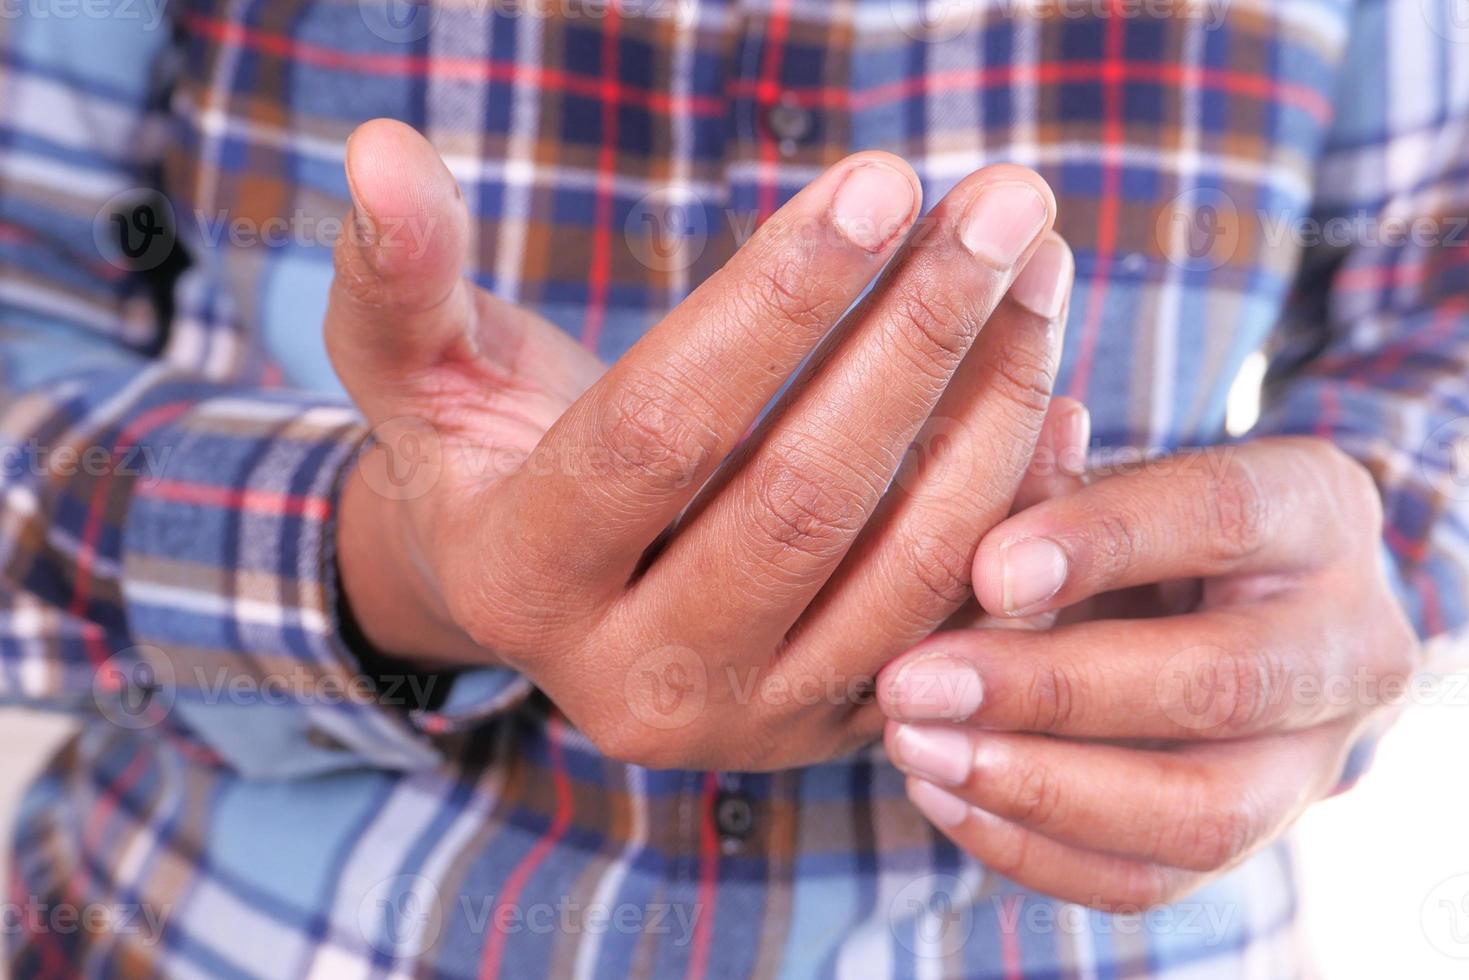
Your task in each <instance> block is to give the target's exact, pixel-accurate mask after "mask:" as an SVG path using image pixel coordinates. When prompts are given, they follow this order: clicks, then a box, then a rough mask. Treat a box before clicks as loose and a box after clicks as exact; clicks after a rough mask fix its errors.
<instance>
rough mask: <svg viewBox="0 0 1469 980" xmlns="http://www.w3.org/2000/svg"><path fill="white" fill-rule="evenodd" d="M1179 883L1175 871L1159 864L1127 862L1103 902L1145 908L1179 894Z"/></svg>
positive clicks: (1115, 906)
mask: <svg viewBox="0 0 1469 980" xmlns="http://www.w3.org/2000/svg"><path fill="white" fill-rule="evenodd" d="M1182 884H1183V882H1182V880H1181V877H1180V876H1179V875H1177V874H1176V873H1174V872H1172V871H1170V870H1169V869H1168V868H1165V867H1162V866H1161V865H1157V864H1134V865H1130V866H1129V867H1127V868H1126V869H1125V870H1124V871H1123V872H1122V874H1121V875H1120V876H1119V880H1118V881H1117V885H1116V887H1115V888H1114V889H1113V890H1112V894H1111V895H1109V896H1108V899H1107V904H1108V905H1109V906H1110V907H1111V908H1113V909H1117V908H1124V909H1127V910H1134V909H1136V910H1138V911H1147V910H1149V909H1154V908H1157V907H1158V906H1160V905H1167V904H1168V903H1169V902H1172V901H1174V900H1176V899H1178V898H1179V897H1181V893H1182V891H1183V889H1182Z"/></svg>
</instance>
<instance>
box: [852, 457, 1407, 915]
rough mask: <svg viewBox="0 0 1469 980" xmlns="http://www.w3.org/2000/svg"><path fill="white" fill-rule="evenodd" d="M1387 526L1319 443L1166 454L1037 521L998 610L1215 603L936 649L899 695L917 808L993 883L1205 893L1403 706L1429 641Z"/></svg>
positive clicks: (1119, 903)
mask: <svg viewBox="0 0 1469 980" xmlns="http://www.w3.org/2000/svg"><path fill="white" fill-rule="evenodd" d="M1381 532H1382V511H1381V504H1380V501H1379V499H1378V495H1377V491H1376V488H1375V486H1374V485H1373V482H1372V480H1371V478H1370V477H1369V476H1368V475H1367V472H1366V471H1365V470H1364V469H1363V468H1362V467H1361V466H1360V465H1359V464H1357V463H1356V462H1354V461H1352V460H1350V459H1349V458H1348V457H1347V456H1345V455H1344V454H1342V453H1341V452H1340V451H1339V450H1337V449H1335V448H1334V447H1333V446H1331V445H1330V444H1329V443H1326V442H1322V441H1319V440H1313V439H1262V440H1259V441H1257V442H1253V443H1249V444H1245V445H1241V446H1236V447H1225V448H1218V449H1211V450H1208V451H1205V452H1202V453H1199V454H1196V455H1188V456H1178V457H1174V458H1171V459H1168V460H1163V461H1158V462H1155V463H1153V464H1150V465H1149V466H1147V467H1144V468H1143V469H1142V470H1141V471H1139V472H1133V473H1128V474H1125V475H1117V476H1112V477H1108V478H1105V479H1101V480H1099V481H1098V482H1095V483H1093V484H1091V485H1089V486H1086V487H1085V488H1083V489H1077V490H1076V491H1074V492H1073V493H1071V494H1069V495H1067V496H1062V497H1057V498H1054V499H1050V500H1046V501H1043V502H1041V503H1039V504H1037V505H1036V506H1034V507H1032V508H1030V509H1027V510H1025V511H1023V512H1021V513H1019V514H1016V515H1015V516H1013V517H1011V518H1009V519H1008V520H1006V521H1005V522H1003V523H1001V524H1000V525H999V526H997V527H995V528H994V529H993V530H992V531H990V532H989V533H988V534H987V535H986V536H985V537H984V540H983V542H982V543H981V546H980V549H979V552H978V555H977V557H976V560H975V575H974V580H975V583H976V585H975V588H976V592H977V594H978V596H979V599H980V601H981V603H982V604H983V606H984V608H985V609H986V610H988V611H989V612H991V613H992V614H994V615H996V616H1018V615H1027V616H1033V615H1037V614H1045V613H1049V612H1054V611H1056V610H1061V609H1064V608H1066V607H1069V606H1073V605H1074V604H1076V603H1080V602H1082V601H1084V600H1088V599H1091V598H1092V597H1102V598H1106V597H1108V596H1116V595H1123V594H1126V593H1124V592H1121V591H1119V590H1132V589H1136V588H1137V587H1143V586H1149V585H1153V584H1156V583H1168V584H1169V585H1170V586H1172V587H1173V588H1172V590H1171V591H1172V593H1173V594H1174V595H1175V596H1176V595H1177V594H1178V592H1179V588H1178V586H1180V584H1181V583H1182V582H1186V581H1188V580H1197V581H1196V582H1195V585H1194V587H1193V589H1192V590H1191V591H1192V594H1193V596H1194V599H1195V603H1194V604H1195V608H1193V609H1192V610H1191V611H1188V612H1186V613H1185V614H1182V615H1161V616H1160V617H1159V618H1148V619H1131V620H1125V621H1124V620H1099V621H1091V622H1084V623H1080V624H1076V625H1068V626H1061V627H1057V628H1056V629H1054V630H1052V631H1050V632H1045V633H1027V632H1019V631H999V630H976V631H970V632H954V633H947V634H937V635H935V636H934V637H933V638H931V639H930V640H928V641H926V642H924V643H922V644H920V645H919V647H918V648H916V649H915V650H913V651H912V652H910V653H909V654H907V655H905V656H904V657H902V658H900V659H898V660H897V661H895V662H894V663H892V664H891V665H890V666H889V667H888V668H887V669H886V670H884V671H883V674H882V676H881V677H880V679H879V686H878V692H879V700H880V703H881V704H882V706H883V710H884V711H885V713H886V714H887V715H888V716H889V718H890V719H891V721H890V723H889V726H888V729H887V732H886V745H887V750H888V754H889V756H890V758H891V759H892V760H893V762H894V763H895V764H896V765H897V766H898V767H899V768H901V769H902V770H904V772H905V773H907V774H908V777H909V779H908V792H909V796H910V798H911V799H912V801H913V802H914V804H915V805H916V806H917V807H918V808H919V809H920V810H921V811H922V812H923V813H924V814H925V815H926V816H928V817H929V819H930V820H932V821H933V822H934V823H935V824H936V825H937V826H939V827H940V828H941V829H942V830H943V831H944V832H945V833H946V834H947V835H948V836H949V837H951V838H952V839H953V840H954V841H955V843H957V844H958V845H959V846H960V847H962V848H964V849H965V850H967V851H968V852H969V853H971V854H972V855H974V856H975V857H976V858H977V859H978V860H980V861H982V862H984V863H985V864H986V865H987V866H989V867H991V868H993V869H994V870H996V871H998V872H1000V873H1001V874H1004V875H1006V876H1008V877H1010V878H1012V879H1014V880H1015V881H1017V882H1019V883H1021V884H1023V885H1026V886H1028V887H1031V888H1035V889H1038V890H1040V891H1043V892H1046V893H1049V894H1051V895H1055V896H1058V897H1060V898H1062V899H1065V900H1068V901H1074V902H1080V903H1083V904H1086V905H1091V906H1094V907H1096V908H1102V909H1116V908H1124V909H1128V908H1131V909H1135V908H1138V907H1146V906H1150V905H1154V904H1158V903H1162V902H1167V901H1171V900H1174V899H1176V898H1178V897H1180V896H1182V895H1184V894H1185V893H1187V892H1189V891H1192V890H1193V889H1195V888H1197V887H1198V886H1199V885H1201V884H1202V883H1204V882H1205V881H1207V880H1208V879H1209V878H1210V877H1212V876H1214V875H1217V874H1219V873H1221V872H1223V871H1225V870H1227V869H1229V868H1231V867H1232V866H1234V865H1236V864H1238V863H1239V862H1240V861H1242V860H1244V859H1245V858H1246V857H1248V856H1249V855H1250V854H1251V853H1253V852H1254V851H1255V850H1257V849H1258V848H1260V847H1262V846H1264V845H1266V844H1268V843H1269V842H1270V841H1272V840H1274V839H1275V838H1276V837H1277V836H1278V835H1279V834H1281V833H1282V832H1283V831H1284V830H1285V829H1286V828H1287V827H1288V826H1290V824H1291V823H1292V822H1293V821H1294V820H1295V819H1296V818H1297V817H1298V816H1299V815H1300V814H1301V812H1302V811H1303V810H1305V809H1306V807H1307V806H1309V805H1310V804H1311V803H1312V802H1314V801H1316V800H1318V799H1320V798H1321V797H1322V796H1323V795H1326V794H1327V793H1329V792H1330V791H1331V790H1332V789H1333V787H1334V786H1335V784H1336V782H1337V779H1338V776H1339V774H1340V772H1341V767H1342V762H1343V760H1344V756H1345V754H1346V752H1347V750H1348V749H1349V748H1350V746H1351V745H1352V744H1353V742H1354V740H1355V738H1356V737H1357V736H1358V734H1359V733H1360V732H1361V731H1362V730H1363V729H1364V727H1365V726H1367V725H1370V724H1374V723H1377V722H1380V721H1382V720H1383V716H1382V709H1383V708H1384V707H1385V706H1387V705H1388V704H1390V703H1391V702H1392V701H1394V700H1396V699H1398V698H1400V696H1401V693H1402V691H1403V690H1404V685H1405V683H1406V682H1407V680H1408V679H1409V677H1410V675H1411V673H1412V671H1413V670H1414V668H1415V666H1416V663H1417V642H1416V639H1415V637H1414V634H1413V631H1412V629H1411V628H1410V626H1409V624H1408V622H1407V620H1406V618H1405V616H1404V614H1403V612H1402V610H1401V609H1400V608H1399V605H1398V603H1397V601H1396V599H1395V597H1394V596H1393V594H1392V592H1391V589H1390V586H1389V585H1388V582H1387V580H1386V578H1385V576H1384V572H1383V569H1382V566H1381V563H1380V557H1379V547H1380V540H1381V539H1380V535H1381ZM1185 591H1189V590H1187V589H1185ZM1134 611H1136V610H1135V609H1134ZM1154 611H1155V612H1159V613H1166V612H1169V611H1170V610H1167V609H1163V608H1159V609H1155V610H1154Z"/></svg>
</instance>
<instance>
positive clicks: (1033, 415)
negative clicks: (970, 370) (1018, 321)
mask: <svg viewBox="0 0 1469 980" xmlns="http://www.w3.org/2000/svg"><path fill="white" fill-rule="evenodd" d="M997 346H998V349H997V350H995V351H994V353H993V356H992V360H991V361H990V365H991V370H993V372H994V378H995V384H996V386H997V387H998V389H999V391H1000V392H1001V394H1003V395H1004V396H1005V401H1006V402H1007V403H1009V404H1010V405H1011V406H1013V407H1014V408H1015V409H1016V410H1020V411H1023V412H1024V417H1025V418H1026V419H1028V420H1030V421H1029V427H1030V428H1031V429H1036V430H1038V429H1039V428H1040V425H1041V422H1042V420H1043V419H1044V416H1045V414H1046V409H1047V408H1049V407H1050V404H1051V390H1052V387H1053V385H1054V383H1055V378H1054V373H1053V372H1052V370H1051V366H1050V363H1049V362H1048V360H1047V359H1046V357H1045V355H1044V353H1043V352H1042V351H1040V350H1038V349H1037V348H1036V347H1035V346H1034V345H1032V344H1026V343H1022V342H1021V341H1018V340H1009V341H1007V342H1005V343H1002V344H999V345H997Z"/></svg>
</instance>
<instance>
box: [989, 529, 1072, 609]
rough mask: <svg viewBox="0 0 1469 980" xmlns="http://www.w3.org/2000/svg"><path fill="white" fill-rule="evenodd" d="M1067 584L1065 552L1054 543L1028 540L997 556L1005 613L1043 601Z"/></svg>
mask: <svg viewBox="0 0 1469 980" xmlns="http://www.w3.org/2000/svg"><path fill="white" fill-rule="evenodd" d="M1065 584H1066V552H1064V551H1062V550H1061V548H1060V546H1059V545H1057V544H1056V542H1054V541H1049V540H1047V539H1045V538H1027V539H1025V540H1024V541H1017V542H1015V543H1014V544H1012V545H1008V546H1006V548H1005V549H1004V551H1002V552H1001V553H1000V602H1001V603H1002V604H1003V605H1004V607H1005V612H1007V613H1017V612H1023V611H1024V610H1027V609H1029V608H1030V607H1031V606H1034V605H1038V604H1039V603H1042V602H1045V601H1046V600H1047V599H1049V598H1051V596H1053V595H1055V594H1056V593H1057V592H1060V591H1061V586H1063V585H1065Z"/></svg>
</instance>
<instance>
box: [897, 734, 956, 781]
mask: <svg viewBox="0 0 1469 980" xmlns="http://www.w3.org/2000/svg"><path fill="white" fill-rule="evenodd" d="M893 751H894V752H895V753H896V755H897V758H895V759H894V760H893V762H894V764H895V765H897V767H898V768H899V769H902V770H903V771H904V772H906V773H909V774H910V775H913V776H918V777H920V778H922V779H929V780H932V781H933V782H935V783H941V784H943V785H945V786H958V785H960V784H962V783H963V782H964V781H965V780H966V779H968V778H969V769H970V761H969V757H970V753H971V752H972V751H973V749H971V747H970V745H969V736H968V735H966V734H964V733H963V732H961V731H959V730H958V729H957V728H941V727H938V726H923V727H918V726H916V725H899V726H898V731H897V734H895V735H894V736H893Z"/></svg>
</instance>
